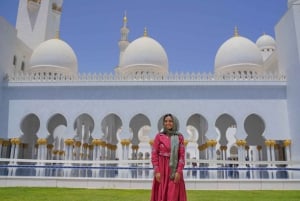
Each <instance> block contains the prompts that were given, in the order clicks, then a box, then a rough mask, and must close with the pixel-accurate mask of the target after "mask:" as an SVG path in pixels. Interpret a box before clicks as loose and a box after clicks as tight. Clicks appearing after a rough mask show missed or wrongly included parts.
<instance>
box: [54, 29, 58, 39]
mask: <svg viewBox="0 0 300 201" xmlns="http://www.w3.org/2000/svg"><path fill="white" fill-rule="evenodd" d="M55 39H59V30H58V31H56V34H55Z"/></svg>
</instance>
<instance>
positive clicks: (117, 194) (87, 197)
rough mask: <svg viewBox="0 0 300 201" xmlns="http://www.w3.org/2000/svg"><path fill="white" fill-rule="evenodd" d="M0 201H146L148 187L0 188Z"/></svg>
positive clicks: (278, 194) (207, 194) (268, 196)
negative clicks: (122, 188)
mask: <svg viewBox="0 0 300 201" xmlns="http://www.w3.org/2000/svg"><path fill="white" fill-rule="evenodd" d="M187 197H188V201H300V190H299V191H294V190H293V191H229V190H228V191H227V190H226V191H202V190H198V191H196V190H189V191H187ZM0 200H1V201H54V200H55V201H96V200H101V201H127V200H130V201H149V200H150V190H115V189H75V188H26V187H5V188H0Z"/></svg>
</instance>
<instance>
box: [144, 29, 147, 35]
mask: <svg viewBox="0 0 300 201" xmlns="http://www.w3.org/2000/svg"><path fill="white" fill-rule="evenodd" d="M144 36H148V30H147V27H145V28H144Z"/></svg>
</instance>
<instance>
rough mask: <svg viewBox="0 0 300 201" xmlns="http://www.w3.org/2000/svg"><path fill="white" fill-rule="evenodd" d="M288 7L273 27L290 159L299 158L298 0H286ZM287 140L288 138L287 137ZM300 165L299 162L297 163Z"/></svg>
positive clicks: (299, 71)
mask: <svg viewBox="0 0 300 201" xmlns="http://www.w3.org/2000/svg"><path fill="white" fill-rule="evenodd" d="M288 3H289V8H288V10H287V12H286V13H285V14H284V16H283V17H282V18H281V19H280V20H279V22H278V23H277V25H276V27H275V38H276V43H277V54H278V62H279V70H280V73H281V74H285V75H286V77H287V89H286V96H287V108H288V118H289V132H290V135H291V138H290V139H292V145H291V154H292V160H294V161H299V160H300V154H299V153H300V146H299V144H300V135H299V131H300V124H299V122H300V107H299V103H300V90H299V89H300V80H299V74H300V43H299V41H300V19H299V13H300V0H298V1H290V0H289V1H288ZM287 140H288V139H287ZM297 166H298V167H299V166H300V165H299V164H298V165H297Z"/></svg>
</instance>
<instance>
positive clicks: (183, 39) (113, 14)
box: [0, 0, 287, 73]
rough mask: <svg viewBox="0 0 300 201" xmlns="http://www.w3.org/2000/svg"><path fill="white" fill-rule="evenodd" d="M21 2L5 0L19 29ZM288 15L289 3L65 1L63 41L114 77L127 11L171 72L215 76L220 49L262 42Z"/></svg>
mask: <svg viewBox="0 0 300 201" xmlns="http://www.w3.org/2000/svg"><path fill="white" fill-rule="evenodd" d="M18 2H19V0H0V15H1V16H4V18H6V19H7V20H8V21H9V22H10V23H11V24H13V25H15V23H16V15H17V10H18ZM286 10H287V0H217V1H214V0H185V1H182V0H181V1H180V0H151V1H149V0H127V1H124V0H64V3H63V12H62V17H61V26H60V27H61V29H60V38H61V39H62V40H64V41H66V42H67V43H68V44H69V45H70V46H71V47H72V48H73V50H74V51H75V53H76V55H77V59H78V65H79V72H86V73H87V72H92V73H93V72H113V69H114V67H116V66H117V65H118V61H119V47H118V41H119V39H120V28H121V26H122V24H123V15H124V12H125V11H126V12H127V18H128V27H129V29H130V33H129V40H130V41H133V40H135V39H136V38H138V37H140V36H142V34H143V31H144V27H147V29H148V33H149V36H150V37H152V38H154V39H155V40H157V41H158V42H159V43H160V44H161V45H162V46H163V47H164V48H165V50H166V52H167V55H168V59H169V71H171V72H213V68H214V59H215V55H216V53H217V50H218V48H219V47H220V46H221V45H222V44H223V43H224V42H225V41H226V40H227V39H229V38H230V37H232V35H233V31H234V27H235V26H237V27H238V30H239V34H240V35H241V36H244V37H246V38H249V39H250V40H252V41H253V42H256V40H257V38H258V37H259V36H261V35H262V34H263V33H266V34H269V35H271V36H273V37H274V36H275V33H274V26H275V25H276V24H277V22H278V20H279V19H280V18H281V16H282V15H283V14H284V13H285V12H286Z"/></svg>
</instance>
